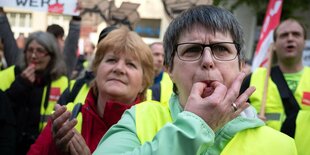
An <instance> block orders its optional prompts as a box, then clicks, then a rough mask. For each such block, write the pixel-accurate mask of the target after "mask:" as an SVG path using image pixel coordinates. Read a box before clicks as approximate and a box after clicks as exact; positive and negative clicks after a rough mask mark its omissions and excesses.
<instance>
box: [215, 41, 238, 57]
mask: <svg viewBox="0 0 310 155" xmlns="http://www.w3.org/2000/svg"><path fill="white" fill-rule="evenodd" d="M211 51H212V53H213V56H214V57H215V59H217V60H222V61H228V60H233V59H235V58H236V56H237V54H238V51H237V49H236V45H235V44H234V43H216V44H213V45H211Z"/></svg>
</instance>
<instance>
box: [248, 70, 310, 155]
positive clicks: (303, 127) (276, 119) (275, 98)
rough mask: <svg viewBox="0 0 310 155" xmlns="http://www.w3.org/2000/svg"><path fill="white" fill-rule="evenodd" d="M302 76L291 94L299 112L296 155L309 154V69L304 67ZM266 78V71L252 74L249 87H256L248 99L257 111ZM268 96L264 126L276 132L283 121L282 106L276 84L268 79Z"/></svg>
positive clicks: (296, 130)
mask: <svg viewBox="0 0 310 155" xmlns="http://www.w3.org/2000/svg"><path fill="white" fill-rule="evenodd" d="M303 72H304V73H303V75H302V76H301V78H300V81H299V83H298V86H297V88H296V91H295V92H294V93H293V94H294V96H295V99H296V101H297V102H298V104H299V107H300V111H299V113H298V116H297V119H296V129H295V137H294V139H295V142H296V146H297V150H298V154H302V155H304V154H310V147H308V144H309V142H310V133H309V132H308V130H309V129H310V123H309V121H310V104H307V103H308V101H310V99H309V98H306V97H307V94H310V80H309V77H310V68H309V67H304V71H303ZM265 77H266V69H265V68H258V69H257V70H256V71H255V72H253V73H252V76H251V81H250V85H251V86H255V87H256V91H255V92H254V93H253V94H252V96H251V97H250V102H251V104H252V105H253V106H254V107H255V109H256V110H257V111H260V109H261V101H262V96H263V87H264V79H265ZM267 91H268V94H267V98H266V108H265V111H266V116H267V119H268V120H267V122H266V124H267V125H268V126H270V127H272V128H274V129H276V130H280V129H281V126H282V123H283V121H284V120H285V118H286V116H285V112H284V107H283V104H282V100H281V96H280V93H279V90H278V88H277V86H276V84H275V83H274V82H273V81H272V80H271V78H269V80H268V90H267Z"/></svg>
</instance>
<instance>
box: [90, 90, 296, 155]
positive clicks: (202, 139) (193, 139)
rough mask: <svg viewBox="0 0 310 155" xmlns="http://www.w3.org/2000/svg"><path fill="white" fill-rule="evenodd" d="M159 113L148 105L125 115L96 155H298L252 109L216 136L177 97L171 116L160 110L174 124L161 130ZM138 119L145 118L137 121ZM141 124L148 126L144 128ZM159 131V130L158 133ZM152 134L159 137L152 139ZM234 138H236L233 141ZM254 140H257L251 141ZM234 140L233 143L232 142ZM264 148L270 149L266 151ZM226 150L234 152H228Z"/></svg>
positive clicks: (288, 141) (290, 142)
mask: <svg viewBox="0 0 310 155" xmlns="http://www.w3.org/2000/svg"><path fill="white" fill-rule="evenodd" d="M138 106H143V107H144V106H145V107H147V108H146V109H145V111H143V109H144V108H143V107H142V108H139V107H138ZM139 109H140V110H141V109H142V110H141V111H140V110H139ZM158 109H165V107H164V106H161V105H160V104H155V103H154V102H150V101H146V102H144V103H141V104H138V105H136V106H134V107H133V108H131V109H130V110H128V111H126V112H125V113H124V115H123V116H122V119H121V120H120V121H119V122H118V123H117V124H116V125H114V126H112V127H111V128H110V130H109V131H108V132H107V133H106V134H105V136H104V137H103V138H102V139H101V141H100V142H99V145H98V147H97V149H96V151H95V152H94V154H95V155H97V154H98V155H99V154H100V155H103V154H109V155H113V154H143V155H145V154H158V155H166V154H169V155H170V154H171V155H188V154H210V155H211V154H212V155H213V154H220V153H221V152H222V153H223V154H236V153H237V154H251V155H252V154H265V155H266V154H272V155H273V154H284V155H285V154H287V155H294V154H297V153H296V148H295V144H294V141H293V139H291V138H289V137H288V136H286V135H284V134H282V133H280V132H278V131H275V130H273V129H271V128H269V127H266V126H264V123H263V122H262V121H261V120H259V119H258V118H257V117H256V111H255V110H254V109H253V108H252V107H250V108H248V109H246V110H245V111H244V112H243V113H241V115H240V116H239V117H237V118H236V119H234V120H232V121H230V122H229V123H228V124H226V125H225V126H224V127H223V128H222V129H220V130H219V131H218V132H216V133H214V132H213V130H212V129H211V128H210V127H209V126H208V125H207V124H206V123H205V121H204V120H202V119H201V118H200V117H198V116H197V115H195V114H193V113H191V112H187V111H183V109H182V108H181V106H180V104H179V101H178V98H177V96H176V95H172V97H171V99H170V103H169V109H168V110H167V111H168V113H169V114H168V113H167V111H166V112H165V111H161V110H159V111H160V112H163V113H164V115H167V114H168V115H170V118H171V122H169V119H166V120H164V121H168V122H167V123H165V124H164V126H162V127H160V126H161V125H162V124H161V123H159V122H162V120H158V119H156V117H157V116H158V117H159V118H160V119H165V118H166V116H163V117H161V116H162V115H157V116H156V117H153V116H154V115H153V113H156V111H157V110H158ZM154 111H155V112H154ZM137 115H139V116H138V117H140V118H141V117H143V118H141V119H138V120H137V119H136V118H137ZM141 120H142V121H141ZM140 123H145V124H143V125H141V124H140ZM138 124H139V125H138ZM150 126H153V129H152V128H149V127H150ZM137 127H138V128H144V129H146V130H145V131H146V132H144V133H143V130H141V129H137ZM156 127H159V128H157V129H156ZM156 130H158V131H156ZM137 131H139V132H141V131H142V133H137ZM240 131H244V132H240ZM265 132H266V133H268V137H267V136H266V134H264V133H265ZM147 133H150V135H151V136H148V134H147ZM152 134H156V135H153V136H152ZM236 134H237V135H236ZM235 135H236V137H237V138H234V137H235ZM154 136H155V137H154ZM253 136H254V137H255V138H257V139H254V138H251V137H253ZM139 137H140V138H139ZM141 137H148V138H141ZM152 137H154V138H152ZM245 137H246V138H245ZM143 139H144V140H143ZM149 139H151V140H149ZM231 140H233V142H230V141H231ZM144 141H145V142H144ZM270 144H272V145H270ZM262 146H264V147H268V148H266V149H265V150H264V148H263V149H262ZM226 147H227V148H228V149H226ZM227 150H229V151H231V152H227ZM253 150H256V151H257V150H259V152H253Z"/></svg>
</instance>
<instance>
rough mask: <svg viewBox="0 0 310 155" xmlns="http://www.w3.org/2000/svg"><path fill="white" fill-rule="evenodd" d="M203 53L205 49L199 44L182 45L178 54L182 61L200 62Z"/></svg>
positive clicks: (179, 46)
mask: <svg viewBox="0 0 310 155" xmlns="http://www.w3.org/2000/svg"><path fill="white" fill-rule="evenodd" d="M202 51H203V47H202V46H201V45H199V44H192V43H188V44H180V45H178V47H177V54H178V56H179V58H180V59H181V60H185V61H193V60H198V59H199V58H200V56H201V53H202Z"/></svg>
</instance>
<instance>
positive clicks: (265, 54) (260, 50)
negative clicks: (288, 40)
mask: <svg viewBox="0 0 310 155" xmlns="http://www.w3.org/2000/svg"><path fill="white" fill-rule="evenodd" d="M282 3H283V0H269V4H268V9H267V12H266V15H265V19H264V24H263V27H262V30H261V33H260V38H259V41H258V44H257V47H256V50H255V55H254V59H253V63H252V71H254V70H255V69H256V68H258V67H266V68H267V72H266V76H265V79H264V88H263V96H262V103H261V107H260V111H259V116H258V117H259V118H260V119H262V120H264V121H266V116H265V108H266V99H267V93H268V80H269V77H270V69H271V65H272V63H271V61H272V57H273V32H274V30H275V28H276V27H277V26H278V25H279V23H280V17H281V11H282Z"/></svg>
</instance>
